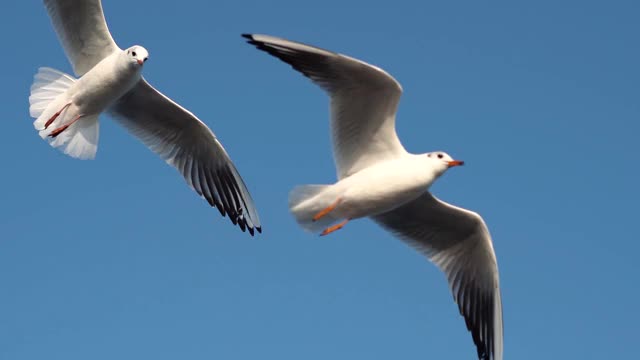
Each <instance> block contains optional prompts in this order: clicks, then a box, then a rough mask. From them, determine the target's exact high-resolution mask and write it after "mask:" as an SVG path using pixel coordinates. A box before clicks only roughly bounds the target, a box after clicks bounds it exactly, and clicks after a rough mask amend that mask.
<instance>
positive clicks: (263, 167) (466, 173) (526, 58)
mask: <svg viewBox="0 0 640 360" xmlns="http://www.w3.org/2000/svg"><path fill="white" fill-rule="evenodd" d="M104 8H105V12H106V17H107V22H108V24H109V26H110V29H111V31H112V33H113V35H114V38H115V40H116V42H117V43H118V44H119V45H120V46H121V47H123V48H126V47H128V46H130V45H133V44H141V45H143V46H145V47H146V48H147V49H148V50H149V52H150V59H149V61H148V62H147V63H146V64H145V69H144V76H145V77H146V78H147V79H148V80H149V81H150V82H151V83H152V84H153V85H154V86H156V87H157V88H158V89H160V90H161V91H162V92H164V93H165V94H167V95H168V96H170V97H171V98H173V99H174V100H176V101H178V102H179V103H180V104H182V105H183V106H185V107H187V108H188V109H190V110H191V111H193V112H194V113H195V114H196V115H198V116H199V117H200V118H201V119H202V120H203V121H204V122H205V123H206V124H208V125H209V126H210V127H211V128H212V129H213V131H214V132H215V133H216V134H217V136H218V137H219V139H220V140H221V142H222V143H223V144H224V146H225V147H226V149H227V150H228V152H229V153H230V155H231V158H232V159H233V160H234V162H235V164H236V165H237V167H238V169H239V170H240V173H241V174H242V176H243V177H244V180H245V182H246V183H247V185H248V187H249V189H250V191H251V193H252V195H253V198H254V200H255V201H256V204H257V206H258V211H259V213H260V216H261V220H262V223H263V225H264V232H263V234H262V235H260V236H257V237H255V238H251V237H250V236H249V235H248V234H247V233H242V232H240V231H239V229H238V228H236V227H234V226H232V225H231V224H230V223H229V221H228V219H226V218H221V217H220V215H219V213H218V211H217V210H215V209H212V208H209V206H208V205H207V204H206V202H205V201H203V200H202V199H200V198H199V197H198V196H196V195H195V193H193V192H192V191H191V190H190V189H189V188H188V187H187V186H186V185H185V182H184V180H183V179H182V178H181V176H179V174H178V173H177V172H176V171H175V170H174V169H172V168H170V167H169V166H167V165H166V164H164V162H163V161H161V160H160V159H159V158H157V157H156V156H155V155H154V154H153V153H152V152H150V151H149V150H147V149H146V148H145V147H144V146H143V145H142V144H141V143H139V142H138V141H137V140H136V139H134V138H133V137H132V136H130V135H129V134H128V133H127V132H126V131H125V130H124V129H122V128H120V127H119V126H118V125H117V124H115V123H114V122H113V121H112V120H111V119H110V118H109V117H108V116H102V117H101V136H100V145H99V148H98V155H97V158H96V160H94V161H79V160H75V159H72V158H69V157H67V156H65V155H64V154H62V153H61V152H59V151H58V150H55V149H54V148H52V147H50V146H49V145H47V144H46V143H45V142H44V141H42V140H41V139H40V138H39V137H38V135H37V133H36V131H35V130H34V129H33V126H32V121H33V119H31V118H30V117H29V111H28V106H29V105H28V96H29V87H30V85H31V82H32V77H33V74H34V73H35V72H36V70H37V68H38V67H40V66H50V67H54V68H57V69H60V70H62V71H65V72H68V73H71V71H72V70H71V66H70V65H69V63H68V62H67V59H66V57H65V55H64V53H63V50H62V48H61V46H60V45H59V43H58V40H57V38H56V36H55V33H54V32H53V29H52V27H51V24H50V22H49V19H48V17H47V15H46V11H45V9H44V6H43V5H42V3H41V2H40V1H13V2H8V1H6V2H3V3H2V5H0V10H2V11H1V12H0V13H1V14H2V15H1V16H2V21H0V34H2V35H0V36H1V37H2V40H3V51H2V57H1V58H0V64H1V65H2V68H3V69H4V75H3V76H4V77H3V81H2V86H0V99H2V118H3V122H2V125H3V126H2V141H0V160H1V162H2V170H1V174H2V177H1V179H2V180H0V181H1V182H0V184H1V185H2V186H0V200H1V201H0V359H2V360H4V359H7V360H36V359H37V360H41V359H47V360H57V359H60V360H76V359H77V360H85V359H92V360H102V359H105V360H107V359H108V360H112V359H156V360H164V359H190V360H200V359H258V358H259V359H279V360H286V359H296V360H297V359H305V360H315V359H323V360H324V359H336V360H339V359H473V358H474V356H475V347H474V345H473V342H472V340H471V336H470V334H469V333H468V332H467V330H466V328H465V325H464V321H463V319H462V317H460V316H459V315H458V312H457V308H456V306H455V304H454V303H453V301H452V298H451V295H450V294H449V290H448V286H447V284H446V281H445V278H444V276H443V275H442V274H441V273H440V271H439V270H438V269H437V268H435V267H434V266H433V265H432V264H430V263H429V262H428V261H427V260H426V259H425V258H423V257H422V256H421V255H419V254H418V253H417V252H415V251H413V250H412V249H411V248H409V247H408V246H406V245H405V244H404V243H402V242H401V241H399V240H397V239H394V238H393V237H392V236H391V235H389V234H387V233H386V232H384V231H382V230H381V229H380V228H378V227H377V226H376V225H375V224H373V223H372V222H371V221H369V220H358V221H353V222H351V223H349V224H348V226H346V227H345V228H344V229H343V230H340V231H339V232H336V233H334V234H332V235H331V236H328V237H322V238H321V237H318V236H317V235H314V234H309V233H306V232H304V231H303V230H302V229H300V228H299V227H298V226H297V225H296V224H295V222H294V220H293V218H292V217H291V216H290V214H289V213H288V209H287V194H288V192H289V190H290V189H291V188H292V187H293V186H295V185H297V184H305V183H331V182H333V181H335V170H334V167H333V160H332V157H331V152H330V139H329V136H328V134H329V132H328V120H327V119H328V111H327V110H328V106H327V98H326V96H325V95H324V94H323V92H322V91H321V90H320V89H319V88H317V87H316V86H314V85H313V84H312V83H311V82H309V81H308V80H306V79H305V78H304V77H302V76H301V75H299V74H298V73H296V72H294V71H293V70H291V69H290V68H289V67H288V66H287V65H286V64H283V63H281V62H279V61H278V60H277V59H275V58H272V57H270V56H268V55H267V54H264V53H262V52H259V51H257V50H256V49H254V48H253V47H251V46H249V45H247V44H245V43H244V41H243V39H242V38H241V37H240V34H241V33H243V32H257V33H266V34H271V35H276V36H282V37H285V38H288V39H291V40H297V41H302V42H306V43H310V44H313V45H316V46H319V47H323V48H327V49H330V50H333V51H337V52H341V53H344V54H348V55H350V56H353V57H356V58H359V59H362V60H364V61H367V62H370V63H373V64H375V65H378V66H380V67H382V68H384V69H385V70H387V71H388V72H389V73H390V74H392V75H393V76H394V77H395V78H396V79H398V81H399V82H400V83H401V84H402V86H403V88H404V95H403V97H402V100H401V102H400V107H399V113H398V122H397V126H398V133H399V136H400V139H401V140H402V142H403V143H404V145H405V147H406V148H407V149H408V150H410V151H412V152H427V151H433V150H445V151H447V152H448V153H450V154H451V155H452V156H454V157H455V158H459V159H462V160H464V161H465V162H466V165H465V166H464V167H461V168H455V169H453V170H451V171H449V172H448V173H447V174H446V175H445V176H444V177H443V178H441V179H440V180H439V181H438V182H437V183H436V184H435V185H434V186H433V188H432V190H433V192H434V193H435V194H436V195H437V196H438V197H440V198H441V199H443V200H445V201H448V202H450V203H453V204H456V205H459V206H463V207H466V208H469V209H472V210H475V211H478V212H479V213H480V214H481V215H482V216H483V217H484V219H485V220H486V222H487V224H488V226H489V228H490V231H491V233H492V235H493V241H494V247H495V250H496V253H497V257H498V263H499V269H500V277H501V287H502V297H503V305H504V326H505V356H506V358H507V359H523V360H526V359H539V358H540V357H541V356H542V357H544V358H547V359H615V358H620V359H629V358H632V357H633V356H635V355H636V354H637V348H636V346H635V344H636V343H637V339H638V337H639V336H640V330H639V329H638V324H639V323H640V311H638V306H637V305H638V302H639V301H640V287H639V286H638V284H639V282H638V281H639V280H638V277H639V276H640V265H639V264H638V261H637V254H638V252H640V244H639V242H638V240H640V239H639V238H638V232H637V231H636V230H633V226H634V225H635V224H637V222H638V219H637V216H638V212H637V210H636V209H637V205H636V204H637V203H638V202H639V201H640V192H639V191H638V183H639V182H640V170H639V168H638V163H639V161H638V155H639V154H640V141H639V140H638V134H639V131H640V125H639V123H640V101H639V96H640V86H639V84H640V70H639V69H640V47H639V46H638V35H639V34H640V25H639V23H638V16H639V15H640V5H639V3H638V2H637V1H631V0H629V1H609V2H595V1H560V2H559V1H536V2H527V3H523V2H520V3H519V4H515V2H511V1H492V2H477V1H450V2H433V1H400V0H398V1H392V2H386V3H382V2H371V1H344V0H342V1H338V0H325V1H322V2H317V1H316V2H307V3H305V2H301V1H276V0H270V1H253V0H249V1H208V0H183V1H179V2H177V1H166V2H165V1H160V2H157V1H151V0H140V1H126V2H125V1H117V2H116V1H106V2H105V4H104Z"/></svg>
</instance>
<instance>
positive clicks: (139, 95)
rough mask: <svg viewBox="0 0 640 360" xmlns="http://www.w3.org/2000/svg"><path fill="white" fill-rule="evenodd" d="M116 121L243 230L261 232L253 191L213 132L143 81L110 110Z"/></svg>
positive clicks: (252, 232)
mask: <svg viewBox="0 0 640 360" xmlns="http://www.w3.org/2000/svg"><path fill="white" fill-rule="evenodd" d="M109 112H110V113H111V114H112V115H114V117H115V118H116V120H118V122H119V123H120V124H122V125H123V126H124V127H125V128H127V129H128V130H129V131H130V132H131V133H132V134H133V135H135V136H136V137H137V138H138V139H140V140H141V141H142V142H143V143H144V144H145V145H146V146H148V147H149V148H150V149H151V150H152V151H153V152H155V153H156V154H158V155H159V156H160V157H161V158H162V159H163V160H165V161H166V162H167V163H168V164H169V165H172V166H174V167H175V168H176V169H177V170H178V171H179V172H180V173H181V174H182V176H184V178H185V180H186V181H187V184H189V186H190V187H191V188H192V189H194V190H195V191H196V192H197V193H198V194H199V195H200V196H202V197H203V198H204V199H206V200H207V202H209V204H210V205H211V206H213V207H217V208H218V210H219V211H220V214H221V215H222V216H225V214H228V215H229V218H230V219H231V221H232V222H233V224H234V225H236V224H237V225H238V226H239V227H240V228H241V229H242V231H245V230H246V229H247V230H249V232H250V233H251V235H253V234H254V229H256V230H257V231H258V232H261V231H262V228H261V225H260V219H259V218H258V213H257V211H256V209H255V205H254V203H253V200H252V199H251V195H250V194H249V191H248V190H247V187H246V186H245V184H244V181H243V180H242V178H241V177H240V175H239V174H238V171H237V170H236V167H235V166H234V165H233V162H232V161H231V159H230V158H229V155H228V154H227V152H226V151H225V149H224V148H223V147H222V144H220V142H219V141H218V139H217V138H216V136H215V135H214V134H213V132H212V131H211V130H210V129H209V128H208V127H207V126H206V125H205V124H204V123H203V122H202V121H200V120H199V119H198V118H197V117H196V116H195V115H193V114H192V113H191V112H189V111H188V110H186V109H184V108H183V107H181V106H180V105H178V104H176V103H175V102H173V101H172V100H171V99H169V98H168V97H166V96H165V95H163V94H162V93H160V92H159V91H158V90H156V89H155V88H153V87H152V86H151V85H150V84H149V83H147V82H146V81H145V80H144V79H142V80H140V82H139V83H138V84H136V85H135V86H134V88H133V89H132V90H130V91H129V92H128V93H126V94H125V95H124V96H122V97H121V98H120V99H119V100H118V101H117V102H116V103H115V104H114V105H113V106H112V108H111V109H110V110H109Z"/></svg>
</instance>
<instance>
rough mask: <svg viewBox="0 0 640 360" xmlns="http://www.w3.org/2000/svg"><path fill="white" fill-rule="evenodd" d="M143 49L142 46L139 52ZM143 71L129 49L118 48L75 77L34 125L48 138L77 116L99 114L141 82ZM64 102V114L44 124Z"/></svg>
mask: <svg viewBox="0 0 640 360" xmlns="http://www.w3.org/2000/svg"><path fill="white" fill-rule="evenodd" d="M137 48H140V47H137ZM141 50H142V49H141V48H140V50H139V51H141ZM141 70H142V67H141V66H139V64H137V63H135V62H132V61H130V58H129V56H127V53H126V51H123V50H120V49H118V50H117V51H115V52H113V53H112V54H111V55H109V56H107V57H105V58H104V59H102V60H101V61H100V62H99V63H97V64H96V65H95V66H94V67H93V68H91V70H89V71H88V72H87V73H86V74H84V75H82V76H81V77H80V78H79V79H77V80H75V81H74V82H73V84H72V85H71V86H70V87H69V89H68V90H66V91H65V92H63V93H61V94H60V95H59V96H58V97H57V98H56V99H55V100H54V101H52V102H51V103H49V105H48V106H47V107H46V108H45V110H44V112H43V113H42V115H40V116H39V118H38V119H36V121H34V126H35V127H36V129H37V130H39V131H41V136H42V137H45V136H47V135H49V134H50V133H51V131H53V129H54V128H55V127H57V126H61V125H64V124H65V123H68V122H69V121H71V120H73V119H76V118H77V117H78V116H85V117H86V116H92V115H95V116H98V115H100V113H102V112H104V111H105V110H106V109H107V108H109V107H110V106H111V105H113V104H114V103H115V102H116V101H117V100H118V99H120V98H121V97H122V96H123V95H124V94H125V93H127V92H128V91H129V90H131V89H132V88H133V87H134V86H135V85H136V84H137V83H138V81H140V78H141V77H142V72H141ZM65 105H66V106H67V107H66V109H65V111H64V113H63V114H60V115H61V116H59V117H58V118H57V119H56V120H55V121H53V122H52V123H51V124H52V125H54V126H52V127H50V128H48V129H46V130H45V129H44V126H43V125H44V123H45V122H46V121H47V120H48V119H50V118H51V116H52V115H53V114H54V113H56V112H57V111H59V110H60V109H62V108H63V107H65ZM96 148H97V147H96ZM91 157H92V156H91Z"/></svg>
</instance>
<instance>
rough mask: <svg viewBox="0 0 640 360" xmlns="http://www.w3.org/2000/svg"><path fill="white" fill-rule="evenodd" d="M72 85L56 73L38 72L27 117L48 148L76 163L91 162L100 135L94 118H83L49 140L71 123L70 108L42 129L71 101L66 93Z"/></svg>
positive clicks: (45, 70) (63, 75)
mask: <svg viewBox="0 0 640 360" xmlns="http://www.w3.org/2000/svg"><path fill="white" fill-rule="evenodd" d="M75 81H76V79H74V78H73V77H72V76H70V75H67V74H65V73H62V72H60V71H58V70H55V69H51V68H47V67H43V68H40V69H38V72H37V73H36V74H35V76H34V81H33V84H32V85H31V95H30V96H29V105H30V106H29V114H30V115H31V117H33V118H35V119H36V120H35V121H34V122H33V126H34V127H35V128H36V130H37V131H38V132H39V135H40V137H41V138H43V139H45V140H47V141H48V142H49V144H50V145H51V146H53V147H56V148H59V149H60V150H61V151H63V152H64V153H65V154H67V155H69V156H71V157H74V158H77V159H93V158H95V156H96V151H97V150H98V138H99V133H100V126H99V123H98V116H97V115H89V116H83V117H82V118H80V120H78V121H76V122H75V123H73V124H72V125H71V126H69V127H68V128H67V129H66V130H64V131H63V132H61V133H60V134H59V135H58V136H57V137H49V135H50V134H51V132H52V131H53V130H55V129H56V128H58V127H60V126H63V125H65V124H68V123H69V122H70V121H72V120H73V117H74V114H72V113H71V111H70V110H69V108H65V109H64V111H62V112H61V113H60V115H59V116H58V117H57V118H56V119H55V121H53V123H51V124H50V125H49V127H47V129H45V124H46V123H47V121H48V120H49V119H51V117H52V116H54V114H55V113H56V112H58V111H60V110H61V109H63V108H64V107H65V105H66V104H68V103H69V102H70V101H71V100H70V96H69V95H68V94H67V90H69V88H70V87H71V86H72V85H73V84H74V83H75Z"/></svg>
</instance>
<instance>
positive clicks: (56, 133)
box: [49, 114, 82, 138]
mask: <svg viewBox="0 0 640 360" xmlns="http://www.w3.org/2000/svg"><path fill="white" fill-rule="evenodd" d="M81 117H82V114H80V115H78V116H76V118H75V119H73V120H71V122H70V123H68V124H66V125H62V126H60V127H59V128H57V129H54V130H53V131H52V132H51V133H50V134H49V136H50V137H52V138H54V137H56V136H58V135H60V133H62V132H63V131H65V130H67V128H68V127H69V126H71V125H73V123H75V122H76V121H78V119H80V118H81Z"/></svg>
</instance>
